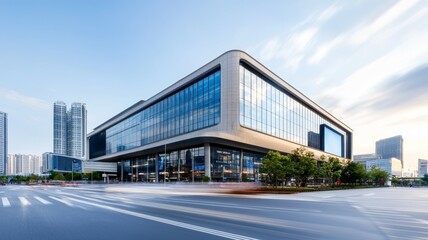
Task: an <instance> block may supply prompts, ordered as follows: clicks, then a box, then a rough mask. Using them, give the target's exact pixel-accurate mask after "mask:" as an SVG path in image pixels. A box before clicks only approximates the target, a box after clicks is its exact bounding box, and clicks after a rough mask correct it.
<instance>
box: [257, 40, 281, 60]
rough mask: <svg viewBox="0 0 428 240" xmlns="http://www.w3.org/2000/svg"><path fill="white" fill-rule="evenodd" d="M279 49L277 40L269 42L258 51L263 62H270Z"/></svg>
mask: <svg viewBox="0 0 428 240" xmlns="http://www.w3.org/2000/svg"><path fill="white" fill-rule="evenodd" d="M279 48H280V44H279V39H278V38H274V39H271V40H269V41H268V42H267V43H266V44H265V45H264V47H263V48H262V50H261V51H260V56H261V58H262V60H265V61H269V60H272V59H273V58H274V57H275V55H276V54H277V53H278V51H279Z"/></svg>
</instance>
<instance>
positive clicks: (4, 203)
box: [1, 197, 10, 207]
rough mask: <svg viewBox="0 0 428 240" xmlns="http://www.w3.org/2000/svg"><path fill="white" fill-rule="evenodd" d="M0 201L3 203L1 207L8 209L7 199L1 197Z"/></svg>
mask: <svg viewBox="0 0 428 240" xmlns="http://www.w3.org/2000/svg"><path fill="white" fill-rule="evenodd" d="M1 201H2V202H3V207H10V202H9V200H8V199H7V197H2V198H1Z"/></svg>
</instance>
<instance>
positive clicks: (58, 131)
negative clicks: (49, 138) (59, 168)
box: [53, 101, 67, 155]
mask: <svg viewBox="0 0 428 240" xmlns="http://www.w3.org/2000/svg"><path fill="white" fill-rule="evenodd" d="M53 115H54V119H53V123H54V130H53V133H54V136H53V137H54V147H53V152H54V153H57V154H64V155H66V154H67V105H66V104H65V103H64V102H61V101H57V102H55V103H54V112H53Z"/></svg>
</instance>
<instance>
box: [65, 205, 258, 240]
mask: <svg viewBox="0 0 428 240" xmlns="http://www.w3.org/2000/svg"><path fill="white" fill-rule="evenodd" d="M67 199H69V200H71V201H74V202H78V203H83V204H87V205H91V206H94V207H99V208H103V209H106V210H110V211H114V212H118V213H122V214H126V215H130V216H134V217H138V218H142V219H146V220H151V221H155V222H159V223H164V224H168V225H172V226H176V227H180V228H185V229H189V230H193V231H197V232H202V233H206V234H211V235H215V236H219V237H224V238H228V239H234V240H257V239H256V238H251V237H247V236H243V235H238V234H234V233H229V232H224V231H219V230H215V229H211V228H206V227H200V226H197V225H193V224H188V223H182V222H178V221H173V220H169V219H165V218H160V217H155V216H150V215H147V214H143V213H138V212H133V211H129V210H124V209H120V208H116V207H111V206H106V205H102V204H97V203H93V202H87V201H83V200H80V199H76V198H71V197H67Z"/></svg>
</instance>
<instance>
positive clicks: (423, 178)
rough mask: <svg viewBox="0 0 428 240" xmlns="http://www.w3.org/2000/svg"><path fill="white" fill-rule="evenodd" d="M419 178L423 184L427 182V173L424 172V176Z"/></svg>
mask: <svg viewBox="0 0 428 240" xmlns="http://www.w3.org/2000/svg"><path fill="white" fill-rule="evenodd" d="M421 180H422V181H423V182H425V184H428V174H427V173H425V174H424V176H423V177H422V178H421ZM422 184H424V183H422Z"/></svg>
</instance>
